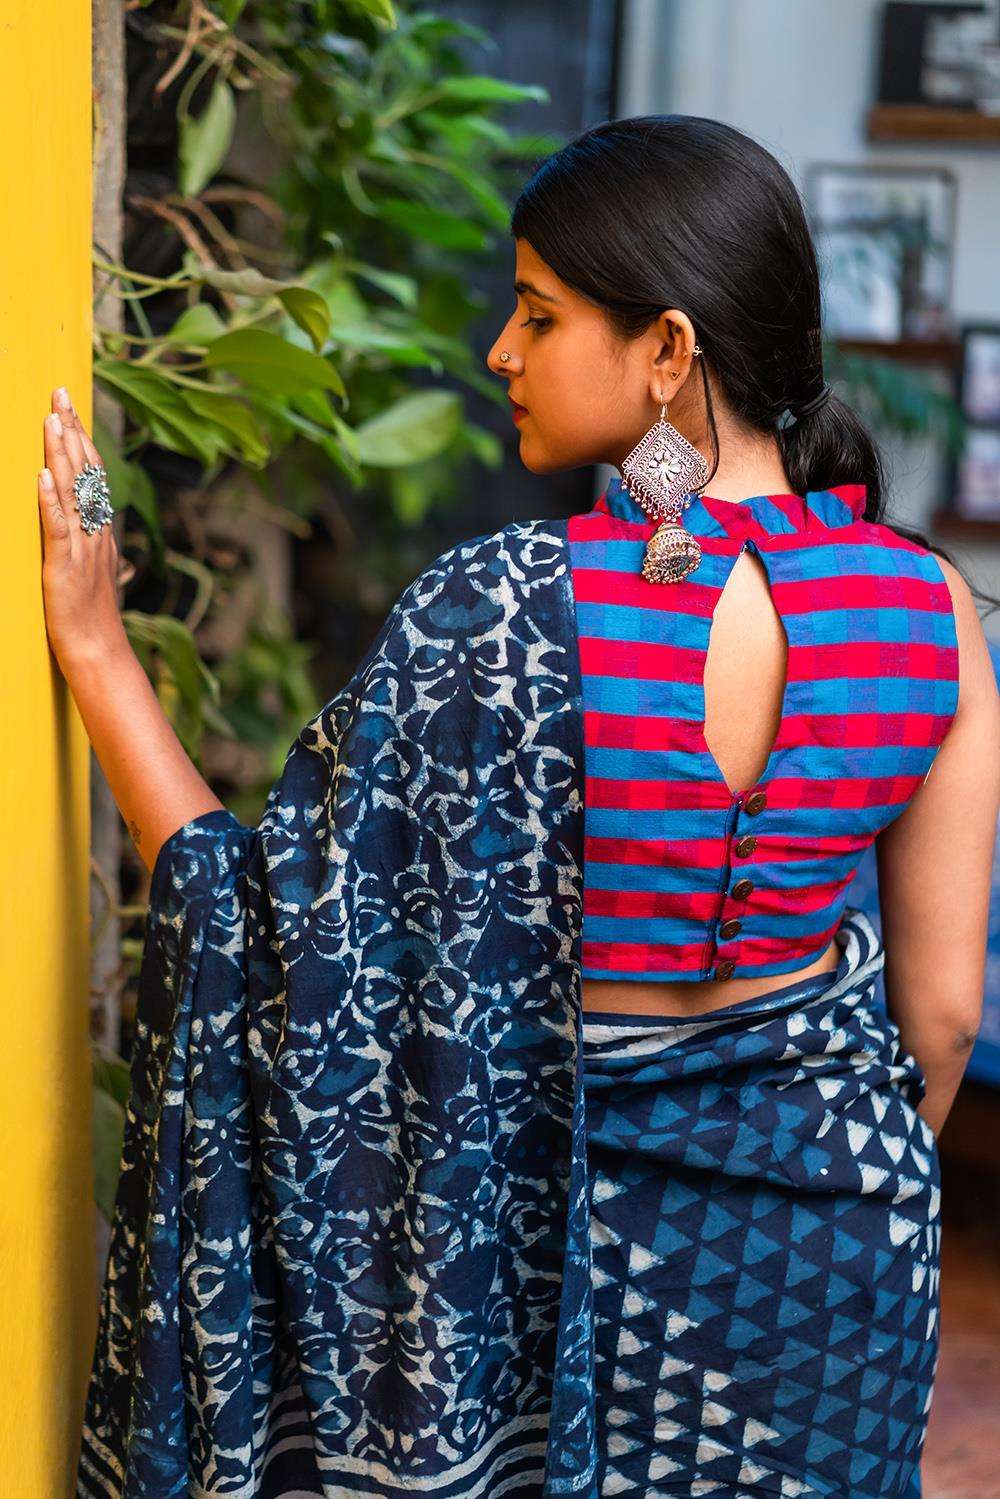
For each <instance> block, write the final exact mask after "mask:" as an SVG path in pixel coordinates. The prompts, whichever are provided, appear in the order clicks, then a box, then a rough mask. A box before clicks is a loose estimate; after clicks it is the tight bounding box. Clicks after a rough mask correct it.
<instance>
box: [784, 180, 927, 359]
mask: <svg viewBox="0 0 1000 1499" xmlns="http://www.w3.org/2000/svg"><path fill="white" fill-rule="evenodd" d="M803 188H804V191H803V198H804V201H805V205H806V212H807V214H808V217H809V221H810V227H811V230H812V235H813V242H814V244H815V247H816V255H817V259H818V261H819V268H820V279H821V286H822V295H823V327H824V332H825V333H826V334H827V336H829V337H832V338H854V339H866V340H874V341H877V342H894V341H896V340H898V339H901V338H912V339H935V338H940V337H943V336H946V335H947V333H948V332H949V330H950V327H951V292H952V264H953V259H954V240H955V209H956V195H957V183H956V178H955V174H954V173H953V172H952V171H950V170H949V169H948V168H946V167H916V166H914V167H904V166H888V165H883V164H876V163H862V162H847V163H834V162H813V163H810V164H809V165H808V166H807V168H806V171H805V178H804V184H803Z"/></svg>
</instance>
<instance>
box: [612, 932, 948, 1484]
mask: <svg viewBox="0 0 1000 1499" xmlns="http://www.w3.org/2000/svg"><path fill="white" fill-rule="evenodd" d="M837 942H838V944H839V945H840V947H841V955H840V962H839V966H838V969H837V971H836V973H835V974H833V975H829V974H820V975H817V976H815V977H813V978H811V979H805V980H801V981H799V982H797V983H791V984H789V985H785V986H783V987H782V988H781V989H778V990H772V991H771V993H769V994H765V995H762V996H761V997H759V998H752V999H749V1000H746V1001H743V1002H740V1003H737V1004H733V1005H729V1006H726V1007H725V1008H723V1009H719V1010H715V1011H713V1012H710V1013H708V1014H706V1015H703V1016H698V1017H695V1018H691V1017H686V1018H674V1017H670V1018H668V1019H663V1018H656V1019H652V1018H649V1017H645V1016H638V1017H637V1016H627V1017H625V1016H620V1015H604V1014H601V1013H598V1012H590V1011H588V1012H586V1014H585V1017H584V1019H585V1024H584V1031H583V1034H584V1087H585V1095H586V1113H587V1151H588V1167H589V1176H590V1193H591V1243H592V1253H593V1278H594V1326H595V1361H596V1367H595V1387H596V1400H597V1409H596V1424H597V1433H598V1454H599V1464H598V1474H597V1484H598V1491H599V1492H600V1493H601V1494H602V1495H603V1494H628V1495H629V1496H636V1499H640V1496H645V1499H654V1496H655V1499H666V1496H668V1495H669V1496H671V1499H674V1496H677V1499H680V1496H683V1499H688V1496H694V1495H708V1494H719V1495H720V1496H725V1499H751V1496H754V1499H757V1496H764V1495H767V1496H771V1495H774V1496H781V1499H786V1496H793V1495H794V1496H798V1495H815V1494H823V1495H827V1494H829V1495H838V1496H844V1499H847V1496H850V1499H869V1496H870V1499H886V1496H897V1495H898V1496H905V1499H917V1496H919V1494H920V1475H919V1459H920V1453H921V1449H922V1446H923V1439H924V1433H925V1427H926V1420H927V1415H928V1411H929V1407H930V1402H931V1393H932V1389H933V1379H934V1372H935V1367H936V1362H937V1349H938V1288H939V1274H940V1271H939V1246H940V1217H939V1208H940V1181H939V1167H938V1156H937V1147H936V1141H935V1138H934V1133H933V1131H932V1130H931V1129H930V1127H929V1126H928V1124H927V1123H926V1121H925V1120H924V1119H923V1118H922V1117H921V1116H920V1115H919V1114H918V1113H917V1112H916V1108H915V1105H916V1104H917V1103H918V1102H919V1101H920V1099H921V1098H922V1097H923V1093H924V1079H923V1075H922V1072H921V1070H920V1067H919V1064H918V1063H917V1062H916V1060H915V1058H913V1057H912V1056H911V1055H909V1054H908V1053H907V1052H906V1051H905V1050H904V1049H903V1047H902V1046H901V1043H900V1038H899V1032H898V1029H897V1027H896V1026H895V1025H894V1024H893V1023H892V1021H891V1020H890V1019H889V1018H888V1016H887V1015H886V1012H885V1009H884V1007H882V1006H880V1005H878V1004H877V1003H876V999H875V986H876V980H877V976H878V972H879V970H880V969H881V967H882V966H883V962H884V951H883V949H882V947H881V944H880V942H879V939H878V937H877V935H876V933H875V931H874V929H873V928H872V926H871V924H870V922H869V921H868V919H867V917H866V916H865V915H864V914H863V913H862V912H861V911H858V910H854V909H850V908H849V909H848V910H847V912H846V914H845V917H844V919H843V921H842V923H841V926H840V928H839V930H838V933H837Z"/></svg>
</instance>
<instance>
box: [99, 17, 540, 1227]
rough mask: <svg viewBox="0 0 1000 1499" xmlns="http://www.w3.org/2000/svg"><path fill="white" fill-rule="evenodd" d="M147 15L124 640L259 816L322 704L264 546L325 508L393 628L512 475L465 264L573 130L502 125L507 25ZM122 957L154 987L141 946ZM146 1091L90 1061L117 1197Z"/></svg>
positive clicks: (131, 22) (190, 734)
mask: <svg viewBox="0 0 1000 1499" xmlns="http://www.w3.org/2000/svg"><path fill="white" fill-rule="evenodd" d="M127 24H128V31H129V48H130V63H129V87H130V94H131V98H130V140H129V161H130V179H129V184H128V188H127V192H126V207H127V210H128V218H127V235H126V245H125V253H124V255H123V257H122V259H121V260H120V261H116V260H112V259H109V258H108V256H107V255H106V254H104V253H102V252H100V251H98V252H97V253H96V254H95V268H96V270H97V271H98V272H99V284H100V291H99V294H98V296H97V299H96V303H95V350H94V375H95V379H96V381H97V382H98V383H99V385H100V387H101V388H102V390H103V391H104V392H105V393H106V394H108V395H109V396H110V397H111V398H112V400H113V401H114V402H116V403H117V404H118V405H119V406H120V407H121V409H122V410H123V412H124V414H125V425H124V438H123V440H122V441H121V443H120V444H118V443H116V442H115V441H114V440H113V439H112V436H111V434H110V432H109V431H108V430H107V429H106V427H102V426H96V428H95V437H96V440H97V442H98V446H99V447H100V449H101V452H102V454H103V455H104V457H105V459H106V462H107V465H108V468H109V474H110V479H111V483H112V490H113V494H114V499H115V503H116V505H117V506H118V508H120V509H127V517H126V520H127V528H126V533H125V552H126V556H127V557H128V559H129V561H130V562H131V564H132V567H133V570H134V577H133V580H132V583H131V585H130V587H129V590H128V592H127V594H126V601H125V602H126V607H125V609H124V620H125V625H126V629H127V631H128V634H129V637H130V639H131V641H132V643H133V645H134V647H135V649H136V651H137V653H138V654H139V656H140V658H141V659H142V661H143V663H144V665H145V667H146V670H147V672H148V673H149V675H150V677H151V679H152V681H153V682H154V685H155V687H156V690H157V693H158V695H159V697H160V700H161V702H163V704H164V706H165V708H166V710H167V712H168V715H169V716H170V718H171V720H172V722H173V723H174V725H175V728H176V729H177V732H178V734H179V736H180V738H181V740H182V742H183V743H184V744H185V746H186V748H187V749H188V751H189V753H191V754H192V756H194V758H195V759H196V760H199V761H200V762H201V763H202V765H203V768H206V767H207V768H206V773H210V772H211V770H212V766H213V765H214V766H216V767H218V766H219V765H220V764H224V765H225V774H224V775H223V779H225V780H226V781H227V786H228V789H227V793H226V794H227V800H228V801H229V802H230V804H231V805H232V806H233V809H234V810H235V811H236V812H237V813H238V815H242V816H245V817H246V818H247V819H248V820H251V821H252V820H254V819H255V818H256V816H257V815H258V811H259V806H260V803H261V799H262V796H263V793H264V790H265V789H266V786H267V784H268V783H269V782H270V781H271V780H272V779H273V776H274V774H275V772H276V770H277V769H278V768H280V763H281V759H282V757H283V755H284V752H285V751H286V749H287V745H288V743H289V741H290V739H291V737H293V735H294V732H295V730H296V729H297V727H298V726H299V725H300V724H301V722H302V721H304V719H305V718H306V717H307V716H310V715H311V713H312V711H314V709H315V707H316V706H317V705H318V704H317V689H316V687H315V685H314V681H313V676H312V672H311V666H312V658H313V655H314V652H313V648H312V647H311V646H310V645H309V644H308V643H304V642H302V641H300V640H298V639H297V638H296V633H297V632H296V630H295V627H294V618H293V614H292V607H291V606H292V603H293V600H292V599H291V598H290V597H286V598H284V599H280V598H279V599H278V600H277V601H276V600H275V598H274V596H273V592H274V590H273V580H271V584H270V585H269V583H268V579H267V577H266V576H265V574H266V567H265V564H264V563H262V561H261V558H260V557H258V556H255V555H254V549H253V548H254V542H255V539H256V533H257V532H258V531H260V530H261V529H263V528H262V527H261V525H260V522H261V520H263V521H265V522H266V525H267V527H269V528H270V529H271V530H272V531H273V530H274V529H275V528H277V530H278V531H279V532H280V533H282V534H284V535H285V536H286V537H287V540H288V544H289V545H290V544H291V542H292V540H293V539H296V538H297V539H300V540H301V539H304V540H312V538H313V537H314V536H315V535H316V534H317V533H316V530H315V527H316V524H317V521H320V520H321V521H322V523H323V524H324V525H325V526H326V527H327V528H328V530H329V531H330V532H332V533H333V534H334V535H335V536H336V537H337V539H338V541H342V543H343V551H344V555H343V557H342V559H340V560H341V563H342V565H340V566H339V567H338V568H337V569H336V570H335V572H334V574H333V576H334V579H335V581H336V583H337V585H338V586H339V588H340V590H341V591H340V593H339V595H338V596H336V597H332V596H331V598H330V605H331V607H336V606H339V607H340V608H341V609H342V610H343V611H345V612H346V613H350V612H352V611H358V610H361V611H364V612H365V613H366V614H368V615H369V616H370V618H371V620H372V627H373V628H374V627H375V626H377V624H378V623H379V622H380V618H381V615H382V614H384V610H385V608H386V607H387V605H388V603H389V602H391V597H392V596H393V594H394V592H396V591H398V589H399V588H400V587H401V586H402V585H403V584H404V583H405V582H406V581H408V578H409V576H412V573H413V572H414V571H416V570H417V568H418V567H419V565H420V563H421V560H422V555H421V553H422V549H423V548H426V547H427V546H428V545H430V546H433V540H432V539H431V540H428V539H427V538H426V535H425V527H426V524H427V523H428V522H429V521H432V520H433V518H434V516H435V515H436V514H441V513H443V512H444V511H445V510H446V509H447V508H448V506H449V505H450V503H451V502H452V501H453V499H454V497H456V496H458V495H460V494H461V493H462V492H463V490H464V489H465V487H466V485H467V484H468V478H469V468H470V466H472V467H474V466H478V465H486V466H490V467H496V466H497V465H498V464H499V462H500V445H499V442H498V440H497V439H496V437H495V436H494V435H493V434H492V433H491V432H490V431H488V430H486V429H485V428H484V427H481V426H479V425H477V424H476V423H475V422H474V421H472V420H471V419H470V418H469V416H468V414H467V411H466V406H465V400H464V394H465V392H468V391H475V392H476V393H478V394H480V395H482V396H485V397H486V398H487V399H489V400H492V401H496V402H497V403H498V406H500V407H501V408H502V407H503V399H504V398H503V392H502V391H501V389H500V387H499V384H498V382H496V381H495V380H494V379H493V378H491V377H489V376H488V375H487V373H486V372H485V371H484V370H483V369H482V367H481V365H480V363H479V362H478V360H477V359H475V358H474V357H473V354H472V352H471V349H470V346H469V340H468V336H467V334H468V328H469V326H470V324H471V322H472V321H473V320H474V319H475V318H476V317H477V316H478V315H479V314H480V313H481V311H482V309H483V306H484V302H483V299H482V298H480V297H478V296H477V295H476V294H475V293H474V292H473V291H472V290H470V280H471V279H472V278H471V277H470V275H469V270H470V265H471V264H472V263H473V262H474V261H475V260H477V259H483V258H484V257H487V256H488V255H489V254H490V253H491V252H492V251H493V250H494V248H495V245H496V240H497V236H498V234H505V233H506V232H507V213H508V209H507V196H508V190H509V188H510V187H511V186H513V184H514V183H515V181H516V180H517V178H518V177H519V176H520V175H521V171H522V169H523V166H524V164H525V162H526V161H529V160H532V159H534V158H535V157H537V156H538V155H541V154H544V153H545V152H547V151H549V150H551V149H553V148H554V147H555V146H556V145H558V144H560V143H559V142H557V141H553V140H550V139H547V138H546V137H543V136H537V137H522V136H518V135H516V134H513V133H511V132H510V131H508V130H507V129H506V128H505V127H504V125H503V124H502V123H501V122H500V119H499V118H498V116H499V115H500V114H501V113H502V112H503V110H504V109H505V108H507V107H509V106H510V105H512V104H518V103H522V102H524V101H534V100H543V99H545V98H546V97H547V96H546V95H545V92H544V90H542V89H540V88H536V87H530V86H529V87H523V86H520V85H517V84H513V83H509V82H506V81H505V80H502V79H498V78H494V77H491V76H488V75H487V74H485V73H479V72H474V71H472V70H471V69H470V68H469V66H468V65H467V63H466V62H465V61H464V60H463V56H462V54H461V51H460V48H466V49H469V48H471V49H475V50H479V49H488V48H489V47H490V46H491V45H492V43H491V42H490V39H489V37H488V36H487V35H486V34H485V33H483V32H481V31H479V30H477V29H476V28H474V27H470V26H466V25H463V24H461V23H459V22H455V21H451V20H448V19H446V18H443V17H439V16H435V15H434V14H433V13H432V12H431V11H429V10H423V9H420V8H418V7H416V6H412V5H410V4H408V3H403V4H393V3H391V0H311V3H309V4H302V3H298V0H215V3H213V4H208V3H206V0H137V3H136V0H133V4H131V5H130V6H129V7H127ZM171 136H172V138H173V142H174V161H173V167H172V169H171V170H169V171H168V172H167V173H166V174H165V173H164V167H163V150H162V142H163V140H164V139H169V138H170V137H171ZM150 137H153V138H155V140H156V142H157V145H156V150H155V152H154V156H153V159H152V161H151V163H147V162H146V160H145V158H144V156H143V152H144V149H145V146H144V142H145V140H146V139H147V138H150ZM140 174H141V175H140ZM140 182H141V191H140V190H139V186H138V185H137V184H138V183H140ZM112 297H119V298H121V299H122V301H123V304H124V311H125V320H124V328H123V330H121V331H119V329H118V328H117V327H116V326H113V323H114V320H113V319H111V318H109V317H107V315H106V312H105V309H106V308H107V306H108V299H110V298H112ZM359 496H363V499H364V525H363V526H358V525H356V524H353V523H352V521H351V518H350V515H349V511H350V508H351V505H352V502H353V501H354V500H355V499H356V497H359ZM222 521H225V522H226V529H225V531H224V533H220V531H219V527H220V524H221V522H222ZM400 536H401V537H402V538H403V543H402V545H399V544H398V543H397V541H396V538H398V537H400ZM408 538H410V539H409V540H408ZM269 586H270V587H271V592H270V593H269V592H268V588H269ZM248 596H249V597H250V599H251V603H250V605H248V604H247V598H248ZM237 604H239V608H237V607H236V605H237ZM237 617H238V629H237V628H234V626H233V619H234V618H237ZM220 629H221V630H222V631H223V634H224V638H225V642H226V643H225V648H224V649H223V648H220V647H219V644H218V641H219V638H220ZM227 746H228V747H229V751H231V752H232V753H230V754H229V758H228V759H227V758H226V755H227ZM237 750H238V751H239V754H238V755H237V754H236V753H235V752H236V751H237ZM213 779H216V777H215V776H214V775H213ZM129 857H132V856H131V855H129ZM131 909H132V908H131V907H123V908H120V910H121V912H125V911H129V910H131ZM121 950H122V957H123V959H124V961H125V962H126V964H127V965H130V966H131V970H132V976H133V978H134V976H135V971H136V969H137V965H138V961H139V958H140V956H141V952H142V941H141V939H140V938H139V937H136V936H135V935H133V934H132V933H131V932H129V933H126V935H125V936H124V938H123V940H122V944H121ZM127 1018H128V1017H127V1004H126V1027H125V1030H126V1034H125V1035H123V1050H124V1051H126V1052H127V1044H125V1043H126V1042H127V1028H128V1027H127ZM125 1088H127V1063H126V1062H125V1061H124V1059H123V1058H122V1057H121V1056H111V1055H108V1054H104V1055H101V1056H98V1055H97V1054H96V1053H95V1130H96V1141H97V1146H96V1148H97V1175H98V1195H99V1200H100V1201H101V1203H102V1206H103V1207H104V1208H105V1210H107V1209H108V1206H109V1203H110V1200H111V1194H112V1192H113V1180H112V1177H113V1171H112V1162H116V1161H117V1155H116V1143H115V1142H116V1141H117V1142H119V1143H118V1150H119V1151H120V1127H121V1109H122V1108H123V1107H124V1103H125V1092H124V1091H123V1090H124V1089H125Z"/></svg>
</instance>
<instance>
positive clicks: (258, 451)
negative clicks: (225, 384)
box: [180, 386, 270, 468]
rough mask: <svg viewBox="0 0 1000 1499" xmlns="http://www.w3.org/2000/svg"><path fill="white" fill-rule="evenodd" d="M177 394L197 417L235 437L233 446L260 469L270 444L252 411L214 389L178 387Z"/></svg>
mask: <svg viewBox="0 0 1000 1499" xmlns="http://www.w3.org/2000/svg"><path fill="white" fill-rule="evenodd" d="M180 393H181V395H182V397H183V398H184V400H185V402H186V403H187V405H188V406H190V407H191V409H192V410H193V411H196V412H197V413H198V415H199V416H203V417H205V418H207V420H208V421H210V422H213V423H214V424H215V425H216V426H217V427H221V428H223V430H224V431H225V433H226V434H227V436H231V437H232V438H233V439H235V443H234V445H233V449H232V450H234V451H235V452H236V453H237V454H238V455H242V457H243V458H244V459H245V460H246V462H247V463H250V464H252V465H253V467H254V468H263V467H264V465H265V463H266V462H267V460H268V458H269V457H270V446H269V444H268V443H267V441H266V439H265V438H264V436H263V435H262V433H261V430H260V426H259V424H258V423H257V422H255V421H254V418H253V414H252V412H250V411H249V410H248V409H247V407H246V406H244V404H243V402H242V401H238V400H237V399H236V397H235V396H229V395H223V394H222V393H221V392H219V391H214V390H192V389H191V387H190V386H184V387H182V388H181V392H180Z"/></svg>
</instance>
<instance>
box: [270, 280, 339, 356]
mask: <svg viewBox="0 0 1000 1499" xmlns="http://www.w3.org/2000/svg"><path fill="white" fill-rule="evenodd" d="M278 300H279V302H281V304H282V306H283V307H284V309H285V311H286V312H287V313H288V315H289V317H292V318H294V319H295V321H296V322H297V323H298V325H299V327H300V328H302V329H303V330H304V331H305V332H306V333H308V335H309V337H310V338H311V339H312V344H313V348H314V349H315V350H316V352H317V354H318V353H319V352H320V350H321V349H322V347H323V345H324V344H325V343H326V341H327V339H328V338H329V336H330V309H329V308H328V307H327V305H326V302H325V301H324V299H323V298H322V297H321V296H320V294H319V292H317V291H312V290H310V288H309V287H307V286H289V287H286V288H285V290H284V291H280V292H279V293H278Z"/></svg>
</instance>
